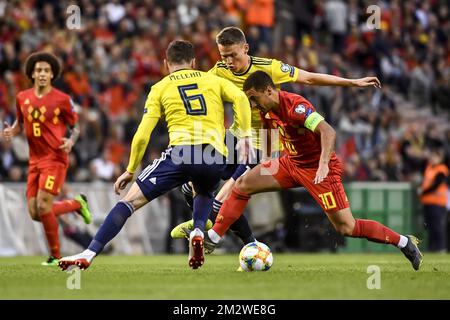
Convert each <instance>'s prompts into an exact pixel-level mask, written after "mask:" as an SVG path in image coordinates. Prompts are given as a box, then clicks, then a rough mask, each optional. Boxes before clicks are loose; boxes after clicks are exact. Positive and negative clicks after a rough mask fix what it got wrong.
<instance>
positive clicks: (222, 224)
mask: <svg viewBox="0 0 450 320" xmlns="http://www.w3.org/2000/svg"><path fill="white" fill-rule="evenodd" d="M249 199H250V196H249V195H248V194H245V193H243V192H241V191H239V190H238V189H237V188H236V187H234V188H233V189H232V190H231V194H230V196H229V197H228V198H227V200H225V202H224V203H223V205H222V207H221V208H220V211H219V214H218V215H217V218H216V222H215V223H214V226H213V230H214V231H215V232H216V233H217V234H218V235H219V236H221V237H222V236H223V235H224V234H225V232H227V230H228V229H229V228H230V226H231V225H232V224H233V223H234V222H235V221H236V220H237V219H238V218H239V217H240V216H241V215H242V212H244V209H245V206H246V205H247V202H248V200H249Z"/></svg>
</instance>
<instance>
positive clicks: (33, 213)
mask: <svg viewBox="0 0 450 320" xmlns="http://www.w3.org/2000/svg"><path fill="white" fill-rule="evenodd" d="M28 213H29V214H30V217H31V219H33V220H34V221H38V222H39V221H41V218H40V217H39V211H38V209H37V206H36V203H35V202H33V203H30V204H28Z"/></svg>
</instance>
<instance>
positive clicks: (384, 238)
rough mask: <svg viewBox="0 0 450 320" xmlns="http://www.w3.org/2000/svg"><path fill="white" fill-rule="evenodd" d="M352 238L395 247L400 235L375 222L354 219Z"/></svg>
mask: <svg viewBox="0 0 450 320" xmlns="http://www.w3.org/2000/svg"><path fill="white" fill-rule="evenodd" d="M352 237H354V238H366V239H367V240H370V241H373V242H380V243H389V244H393V245H395V246H396V245H398V242H399V241H400V235H399V234H398V233H397V232H395V231H393V230H391V229H389V228H388V227H386V226H384V225H382V224H381V223H379V222H377V221H373V220H364V219H356V223H355V228H354V229H353V233H352Z"/></svg>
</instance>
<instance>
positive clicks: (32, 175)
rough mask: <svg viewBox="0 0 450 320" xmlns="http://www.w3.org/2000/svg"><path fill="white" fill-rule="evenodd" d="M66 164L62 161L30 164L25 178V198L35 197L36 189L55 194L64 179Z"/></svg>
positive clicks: (57, 192) (59, 190)
mask: <svg viewBox="0 0 450 320" xmlns="http://www.w3.org/2000/svg"><path fill="white" fill-rule="evenodd" d="M67 168H68V165H67V164H65V163H63V162H47V161H46V162H45V163H36V164H34V165H30V166H29V168H28V179H27V199H30V198H35V197H36V196H37V192H38V190H43V191H46V192H48V193H51V194H53V195H55V196H57V195H58V194H59V193H60V192H61V187H62V186H63V185H64V181H65V180H66V173H67Z"/></svg>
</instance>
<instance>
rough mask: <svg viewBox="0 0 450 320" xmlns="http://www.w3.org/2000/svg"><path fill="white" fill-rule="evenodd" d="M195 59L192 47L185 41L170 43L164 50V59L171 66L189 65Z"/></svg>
mask: <svg viewBox="0 0 450 320" xmlns="http://www.w3.org/2000/svg"><path fill="white" fill-rule="evenodd" d="M194 58H195V51H194V46H193V45H192V43H190V42H189V41H186V40H174V41H172V42H171V43H170V44H169V46H168V47H167V50H166V59H167V61H168V62H169V63H172V64H182V63H189V62H191V61H192V59H194Z"/></svg>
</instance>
